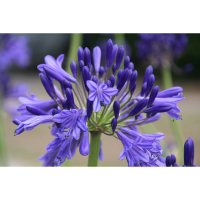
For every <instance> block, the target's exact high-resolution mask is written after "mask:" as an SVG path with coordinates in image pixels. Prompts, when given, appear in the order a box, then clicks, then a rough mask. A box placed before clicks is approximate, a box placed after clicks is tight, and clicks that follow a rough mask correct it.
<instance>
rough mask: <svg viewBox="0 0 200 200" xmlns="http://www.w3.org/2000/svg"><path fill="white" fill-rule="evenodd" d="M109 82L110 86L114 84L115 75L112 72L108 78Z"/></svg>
mask: <svg viewBox="0 0 200 200" xmlns="http://www.w3.org/2000/svg"><path fill="white" fill-rule="evenodd" d="M109 80H110V82H111V87H113V86H114V85H115V76H114V75H113V74H112V75H111V76H110V78H109Z"/></svg>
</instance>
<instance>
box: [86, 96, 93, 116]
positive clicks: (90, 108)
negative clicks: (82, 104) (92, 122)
mask: <svg viewBox="0 0 200 200" xmlns="http://www.w3.org/2000/svg"><path fill="white" fill-rule="evenodd" d="M92 111H93V101H90V100H88V99H87V117H88V118H90V117H91V115H92Z"/></svg>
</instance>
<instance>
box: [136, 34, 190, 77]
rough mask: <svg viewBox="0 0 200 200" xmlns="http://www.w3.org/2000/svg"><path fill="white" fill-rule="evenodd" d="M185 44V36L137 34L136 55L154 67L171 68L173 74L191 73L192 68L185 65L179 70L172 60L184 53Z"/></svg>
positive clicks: (186, 40)
mask: <svg viewBox="0 0 200 200" xmlns="http://www.w3.org/2000/svg"><path fill="white" fill-rule="evenodd" d="M187 43H188V39H187V36H186V34H139V41H138V42H137V43H136V48H137V55H138V57H139V58H140V59H141V60H147V62H148V63H151V64H152V65H153V66H154V67H171V69H172V70H173V71H174V72H175V73H177V74H183V73H185V72H189V71H191V70H192V69H193V66H192V65H191V64H187V65H186V66H185V67H184V69H183V70H181V69H180V68H179V67H177V66H176V64H175V63H174V60H175V59H177V58H178V57H179V56H180V55H181V54H183V53H184V51H185V50H186V47H187Z"/></svg>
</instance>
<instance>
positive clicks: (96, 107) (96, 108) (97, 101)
mask: <svg viewBox="0 0 200 200" xmlns="http://www.w3.org/2000/svg"><path fill="white" fill-rule="evenodd" d="M100 109H101V104H100V99H99V98H98V97H97V96H96V98H95V100H94V102H93V110H94V112H98V111H99V110H100Z"/></svg>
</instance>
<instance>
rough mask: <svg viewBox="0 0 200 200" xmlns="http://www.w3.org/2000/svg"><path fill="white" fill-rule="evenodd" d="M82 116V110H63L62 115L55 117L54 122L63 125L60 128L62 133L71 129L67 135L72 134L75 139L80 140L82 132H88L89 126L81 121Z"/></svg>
mask: <svg viewBox="0 0 200 200" xmlns="http://www.w3.org/2000/svg"><path fill="white" fill-rule="evenodd" d="M81 114H82V110H81V109H78V110H75V109H72V110H63V111H61V113H59V114H56V115H54V116H53V120H54V122H57V123H59V124H61V126H60V128H59V130H60V131H61V132H63V130H64V129H69V130H68V131H67V133H66V135H70V134H72V135H73V137H74V138H75V139H76V140H78V139H79V138H80V134H81V130H82V131H84V132H85V131H87V130H88V128H87V126H86V125H85V124H84V123H83V122H82V121H81V119H80V115H81Z"/></svg>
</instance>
